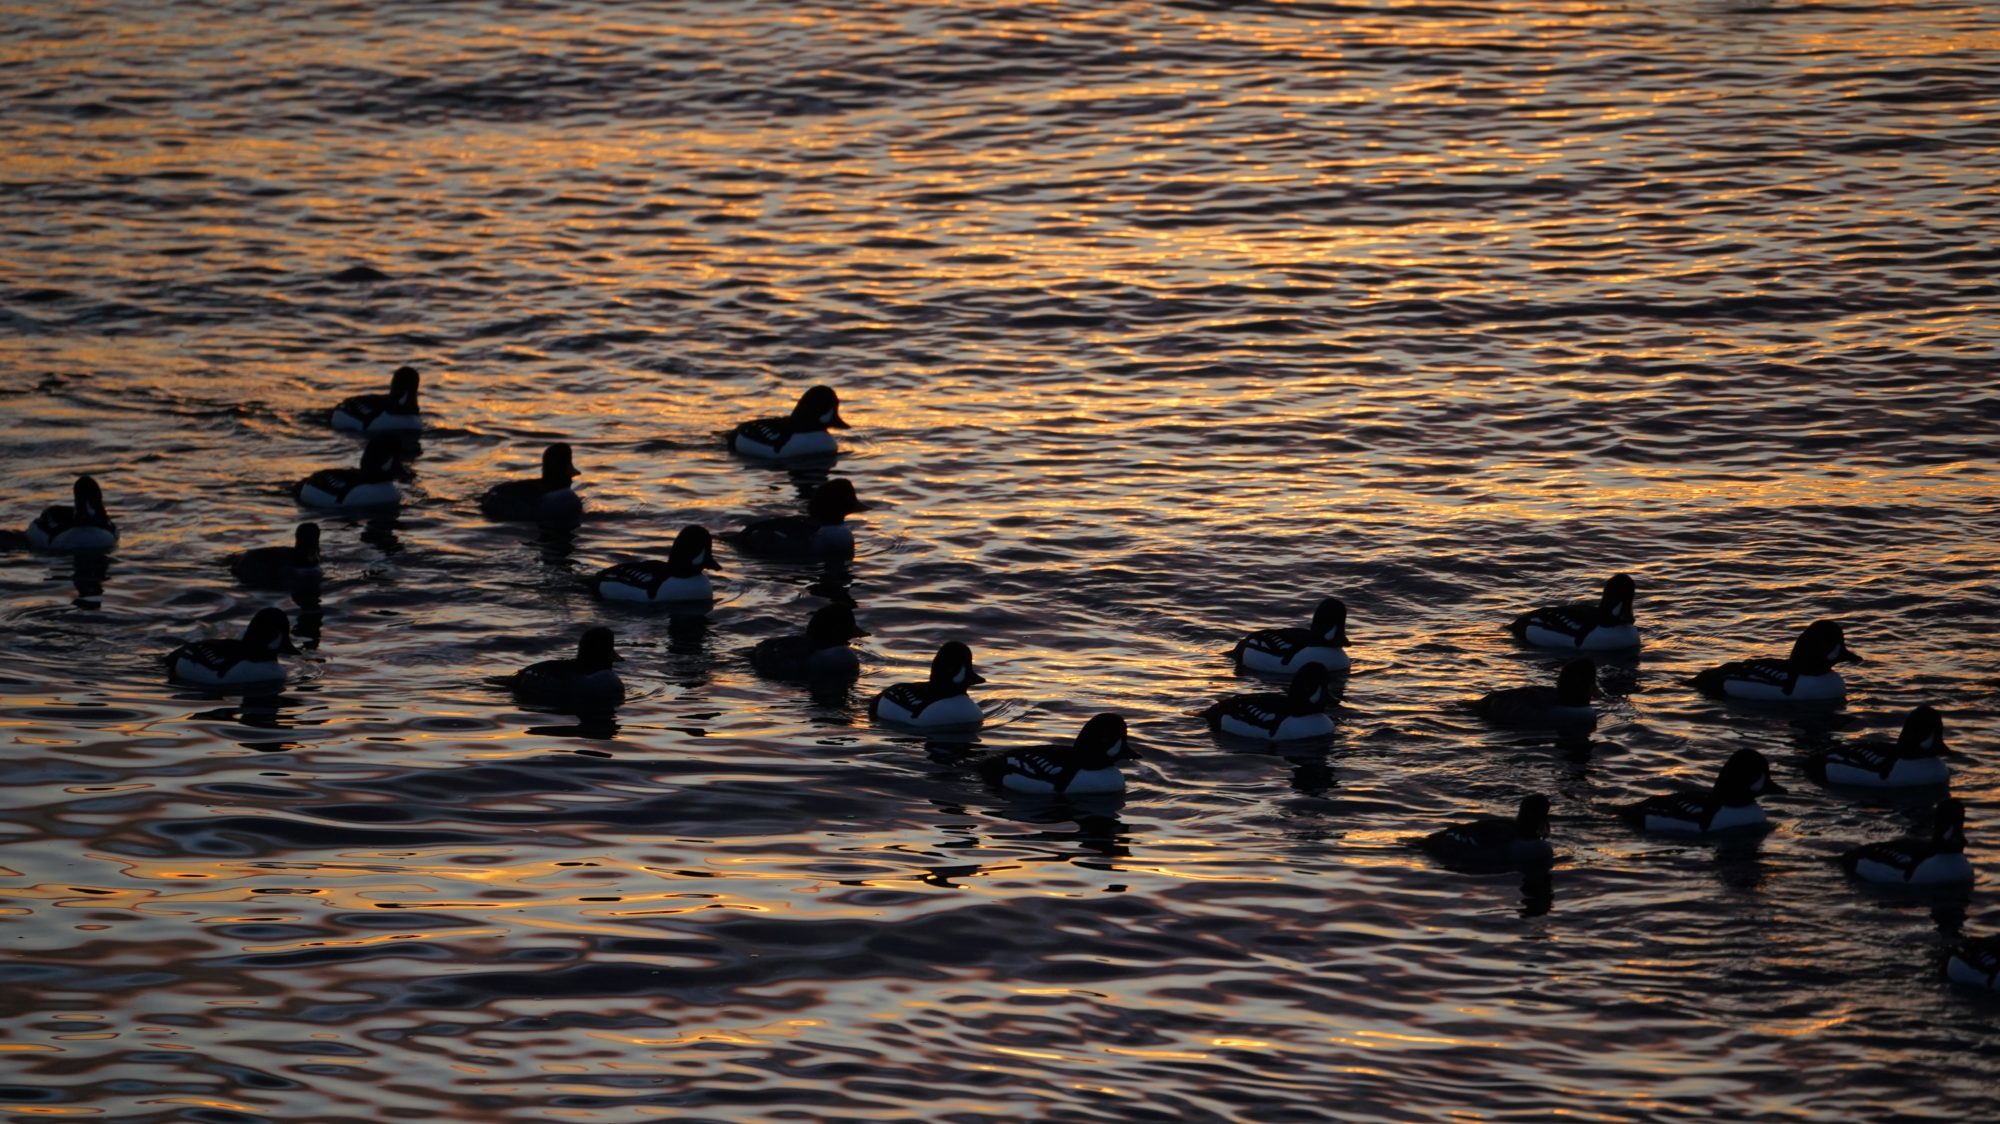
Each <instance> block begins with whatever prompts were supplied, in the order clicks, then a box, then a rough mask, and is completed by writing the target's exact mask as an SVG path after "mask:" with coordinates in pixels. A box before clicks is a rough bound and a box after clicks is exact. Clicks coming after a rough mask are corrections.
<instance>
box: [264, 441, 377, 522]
mask: <svg viewBox="0 0 2000 1124" xmlns="http://www.w3.org/2000/svg"><path fill="white" fill-rule="evenodd" d="M402 475H403V446H402V442H401V441H400V440H399V439H398V438H396V437H394V436H392V435H389V434H381V435H377V436H375V437H371V438H369V439H368V445H367V447H365V448H363V449H362V450H361V464H360V466H359V467H358V468H323V469H320V470H319V471H318V472H315V473H313V474H312V475H311V476H308V477H306V478H305V479H304V480H301V481H299V482H298V483H297V484H294V485H292V498H293V499H295V500H297V501H298V502H299V503H300V504H301V505H303V506H305V507H316V508H322V509H325V510H328V511H356V510H362V509H366V508H378V507H394V506H396V505H397V504H400V503H402V502H403V493H402V492H401V491H400V490H399V489H398V488H397V487H396V481H397V479H398V478H400V477H401V476H402Z"/></svg>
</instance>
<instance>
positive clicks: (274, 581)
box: [229, 523, 320, 589]
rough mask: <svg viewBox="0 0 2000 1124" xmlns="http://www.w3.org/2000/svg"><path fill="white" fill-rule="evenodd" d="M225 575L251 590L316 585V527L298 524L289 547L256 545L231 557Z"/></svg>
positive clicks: (315, 524) (308, 524) (317, 533)
mask: <svg viewBox="0 0 2000 1124" xmlns="http://www.w3.org/2000/svg"><path fill="white" fill-rule="evenodd" d="M229 572H230V573H232V574H234V575H236V580H237V581H239V582H242V583H243V584H244V585H247V586H249V587H250V588H252V589H297V588H303V587H307V586H313V585H317V584H319V576H320V574H319V524H317V523H301V524H299V525H298V528H297V529H296V530H295V531H293V532H292V545H290V546H260V547H256V548H254V549H251V550H246V551H244V552H243V553H241V554H238V555H235V556H234V557H232V558H230V560H229Z"/></svg>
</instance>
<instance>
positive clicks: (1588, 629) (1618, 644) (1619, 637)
mask: <svg viewBox="0 0 2000 1124" xmlns="http://www.w3.org/2000/svg"><path fill="white" fill-rule="evenodd" d="M1633 593H1634V587H1633V585H1632V579H1631V578H1630V577H1628V576H1626V575H1624V574H1613V575H1612V576H1611V577H1610V578H1609V579H1608V580H1606V581H1605V583H1604V593H1603V595H1602V596H1600V597H1599V598H1598V599H1597V603H1596V604H1594V605H1593V604H1591V603H1590V602H1588V601H1578V602H1573V603H1570V604H1567V605H1544V606H1543V607H1541V608H1539V609H1533V610H1530V611H1528V612H1526V613H1522V614H1521V615H1520V616H1518V617H1516V618H1514V623H1513V624H1510V625H1508V626H1507V630H1508V631H1509V632H1512V633H1513V634H1514V638H1515V639H1516V640H1520V641H1522V642H1523V643H1527V644H1533V645H1534V646H1535V647H1537V648H1561V649H1564V650H1566V651H1572V652H1612V651H1620V650H1623V649H1627V648H1636V647H1638V646H1639V629H1638V626H1637V625H1635V624H1633V623H1632V597H1633Z"/></svg>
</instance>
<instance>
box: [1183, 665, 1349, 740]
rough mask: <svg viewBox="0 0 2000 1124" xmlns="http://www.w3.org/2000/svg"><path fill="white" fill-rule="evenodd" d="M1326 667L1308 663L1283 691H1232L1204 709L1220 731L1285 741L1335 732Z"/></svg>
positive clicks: (1205, 716) (1210, 721) (1210, 720)
mask: <svg viewBox="0 0 2000 1124" xmlns="http://www.w3.org/2000/svg"><path fill="white" fill-rule="evenodd" d="M1326 680H1327V674H1326V667H1325V665H1324V664H1316V663H1309V664H1307V665H1305V666H1304V667H1301V668H1300V669H1299V671H1298V674H1296V675H1294V676H1292V682H1291V685H1290V686H1289V687H1288V688H1286V690H1285V693H1284V694H1282V695H1231V696H1229V697H1228V698H1225V699H1222V700H1221V701H1219V702H1217V703H1215V704H1214V705H1213V706H1211V707H1209V708H1208V709H1207V710H1204V711H1202V717H1204V718H1206V719H1208V728H1209V729H1210V730H1213V731H1215V732H1216V733H1218V734H1228V735H1230V736H1232V737H1239V738H1257V739H1259V740H1261V741H1269V742H1284V741H1297V740H1300V739H1303V738H1325V737H1331V736H1333V719H1332V718H1330V717H1328V716H1327V713H1326V703H1327V693H1326Z"/></svg>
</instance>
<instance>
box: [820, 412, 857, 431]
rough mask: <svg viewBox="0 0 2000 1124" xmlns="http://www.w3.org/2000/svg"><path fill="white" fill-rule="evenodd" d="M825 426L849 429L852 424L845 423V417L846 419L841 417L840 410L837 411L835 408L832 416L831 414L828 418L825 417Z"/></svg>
mask: <svg viewBox="0 0 2000 1124" xmlns="http://www.w3.org/2000/svg"><path fill="white" fill-rule="evenodd" d="M826 427H827V428H828V429H851V428H853V427H852V426H850V425H848V424H847V419H846V418H843V417H841V416H840V411H838V410H835V411H834V412H833V416H832V417H830V418H828V419H826Z"/></svg>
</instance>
